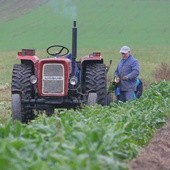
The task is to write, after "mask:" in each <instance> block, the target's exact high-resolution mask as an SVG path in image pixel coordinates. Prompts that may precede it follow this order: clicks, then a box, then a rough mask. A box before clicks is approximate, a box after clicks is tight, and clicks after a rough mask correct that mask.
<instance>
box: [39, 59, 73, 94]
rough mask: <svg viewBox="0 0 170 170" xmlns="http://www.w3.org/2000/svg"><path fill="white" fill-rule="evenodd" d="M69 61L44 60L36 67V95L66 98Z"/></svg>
mask: <svg viewBox="0 0 170 170" xmlns="http://www.w3.org/2000/svg"><path fill="white" fill-rule="evenodd" d="M70 72H71V71H70V60H68V59H62V58H58V59H44V60H41V61H40V62H39V66H38V93H39V95H40V96H54V97H57V96H67V95H68V82H69V75H70Z"/></svg>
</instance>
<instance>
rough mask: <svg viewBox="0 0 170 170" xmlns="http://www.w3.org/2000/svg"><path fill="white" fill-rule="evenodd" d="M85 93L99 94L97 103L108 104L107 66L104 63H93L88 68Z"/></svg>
mask: <svg viewBox="0 0 170 170" xmlns="http://www.w3.org/2000/svg"><path fill="white" fill-rule="evenodd" d="M84 83H85V85H84V86H85V92H86V93H90V92H94V93H97V103H98V104H101V105H106V104H107V92H106V88H107V78H106V66H105V65H104V64H102V63H93V64H88V65H87V66H86V72H85V82H84Z"/></svg>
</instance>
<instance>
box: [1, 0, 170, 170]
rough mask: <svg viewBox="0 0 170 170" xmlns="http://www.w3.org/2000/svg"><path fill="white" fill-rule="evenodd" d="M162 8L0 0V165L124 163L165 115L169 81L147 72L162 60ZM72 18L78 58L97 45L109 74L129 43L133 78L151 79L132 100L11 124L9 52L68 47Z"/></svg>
mask: <svg viewBox="0 0 170 170" xmlns="http://www.w3.org/2000/svg"><path fill="white" fill-rule="evenodd" d="M169 7H170V1H169V0H142V1H141V0H121V1H117V0H107V1H102V0H93V1H92V0H86V1H78V0H27V2H26V1H25V2H24V1H22V0H15V1H12V2H11V1H10V0H0V73H1V74H0V169H3V170H11V169H13V170H23V169H25V170H37V169H41V170H46V169H49V170H53V169H54V170H56V169H62V170H63V169H67V170H69V169H70V170H75V169H77V170H78V169H86V170H87V169H91V170H93V169H95V170H98V169H101V170H103V169H108V170H109V169H113V170H117V169H118V170H121V169H128V167H129V162H131V160H132V159H133V158H135V157H136V156H137V154H138V152H139V151H140V149H141V148H142V147H144V146H145V145H146V144H148V143H149V141H150V139H151V137H152V136H153V135H154V133H155V131H156V130H157V129H158V128H160V127H162V126H163V125H164V124H165V122H166V118H167V117H169V116H170V112H169V108H170V101H169V99H170V95H169V94H170V86H169V84H170V82H166V81H162V82H160V83H158V84H153V83H154V82H155V79H154V77H153V74H152V73H153V71H155V68H157V66H159V65H160V64H161V63H167V64H170V50H169V49H170V38H169V35H170V22H169V20H170V10H169ZM73 20H77V26H78V58H80V57H81V56H84V55H88V54H89V53H92V52H94V51H100V52H101V53H102V55H103V57H104V59H105V63H106V64H107V63H109V60H110V59H112V60H113V63H112V66H111V68H110V71H109V75H108V80H109V81H110V80H112V74H113V71H114V69H115V68H116V65H117V63H118V61H119V59H120V54H119V49H120V47H121V46H122V45H129V46H130V47H131V49H132V53H133V54H134V56H135V57H136V58H137V59H138V60H139V62H140V65H141V75H140V78H142V79H143V82H144V84H145V85H151V84H153V85H151V86H150V87H149V88H148V89H146V91H145V92H144V95H143V96H142V98H141V99H140V100H138V101H132V102H129V103H126V104H122V103H113V104H112V105H111V106H109V107H101V106H95V107H91V108H90V107H85V108H83V109H82V110H77V111H73V110H70V111H62V112H60V113H59V112H58V111H57V110H56V115H55V116H53V117H48V118H47V117H45V116H44V115H42V116H40V117H39V118H38V119H37V120H35V121H33V122H31V123H30V124H29V125H21V124H20V123H16V124H13V122H11V120H10V114H11V111H10V109H11V106H10V95H11V94H10V86H11V72H12V67H13V64H14V63H18V62H19V61H16V55H17V51H19V50H20V49H22V48H34V49H36V51H37V52H36V54H37V56H39V57H40V58H45V57H47V54H46V48H47V47H48V46H50V45H52V44H61V45H64V46H66V47H68V48H69V49H71V27H72V21H73ZM168 144H169V143H168ZM139 162H140V160H139ZM142 163H143V162H142ZM169 166H170V165H169ZM136 167H138V166H136V163H134V168H136ZM162 167H164V166H163V165H162ZM167 167H168V165H167Z"/></svg>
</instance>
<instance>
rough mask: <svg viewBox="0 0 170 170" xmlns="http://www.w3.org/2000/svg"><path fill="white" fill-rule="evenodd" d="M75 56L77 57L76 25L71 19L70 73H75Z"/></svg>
mask: <svg viewBox="0 0 170 170" xmlns="http://www.w3.org/2000/svg"><path fill="white" fill-rule="evenodd" d="M76 57H77V26H76V21H73V28H72V75H74V74H75V62H76Z"/></svg>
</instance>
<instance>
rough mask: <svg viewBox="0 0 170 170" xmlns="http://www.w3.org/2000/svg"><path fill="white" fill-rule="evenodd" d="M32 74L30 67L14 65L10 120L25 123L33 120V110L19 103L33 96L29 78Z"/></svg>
mask: <svg viewBox="0 0 170 170" xmlns="http://www.w3.org/2000/svg"><path fill="white" fill-rule="evenodd" d="M32 74H33V71H32V67H31V65H25V64H15V65H14V67H13V72H12V88H11V90H12V92H11V93H12V118H13V119H14V120H19V121H21V122H22V123H27V122H28V121H29V120H31V119H33V118H34V113H33V109H31V108H26V107H25V106H24V104H23V103H22V102H21V101H22V100H24V99H31V98H32V96H33V95H34V93H33V85H32V84H31V82H30V77H31V75H32Z"/></svg>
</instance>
